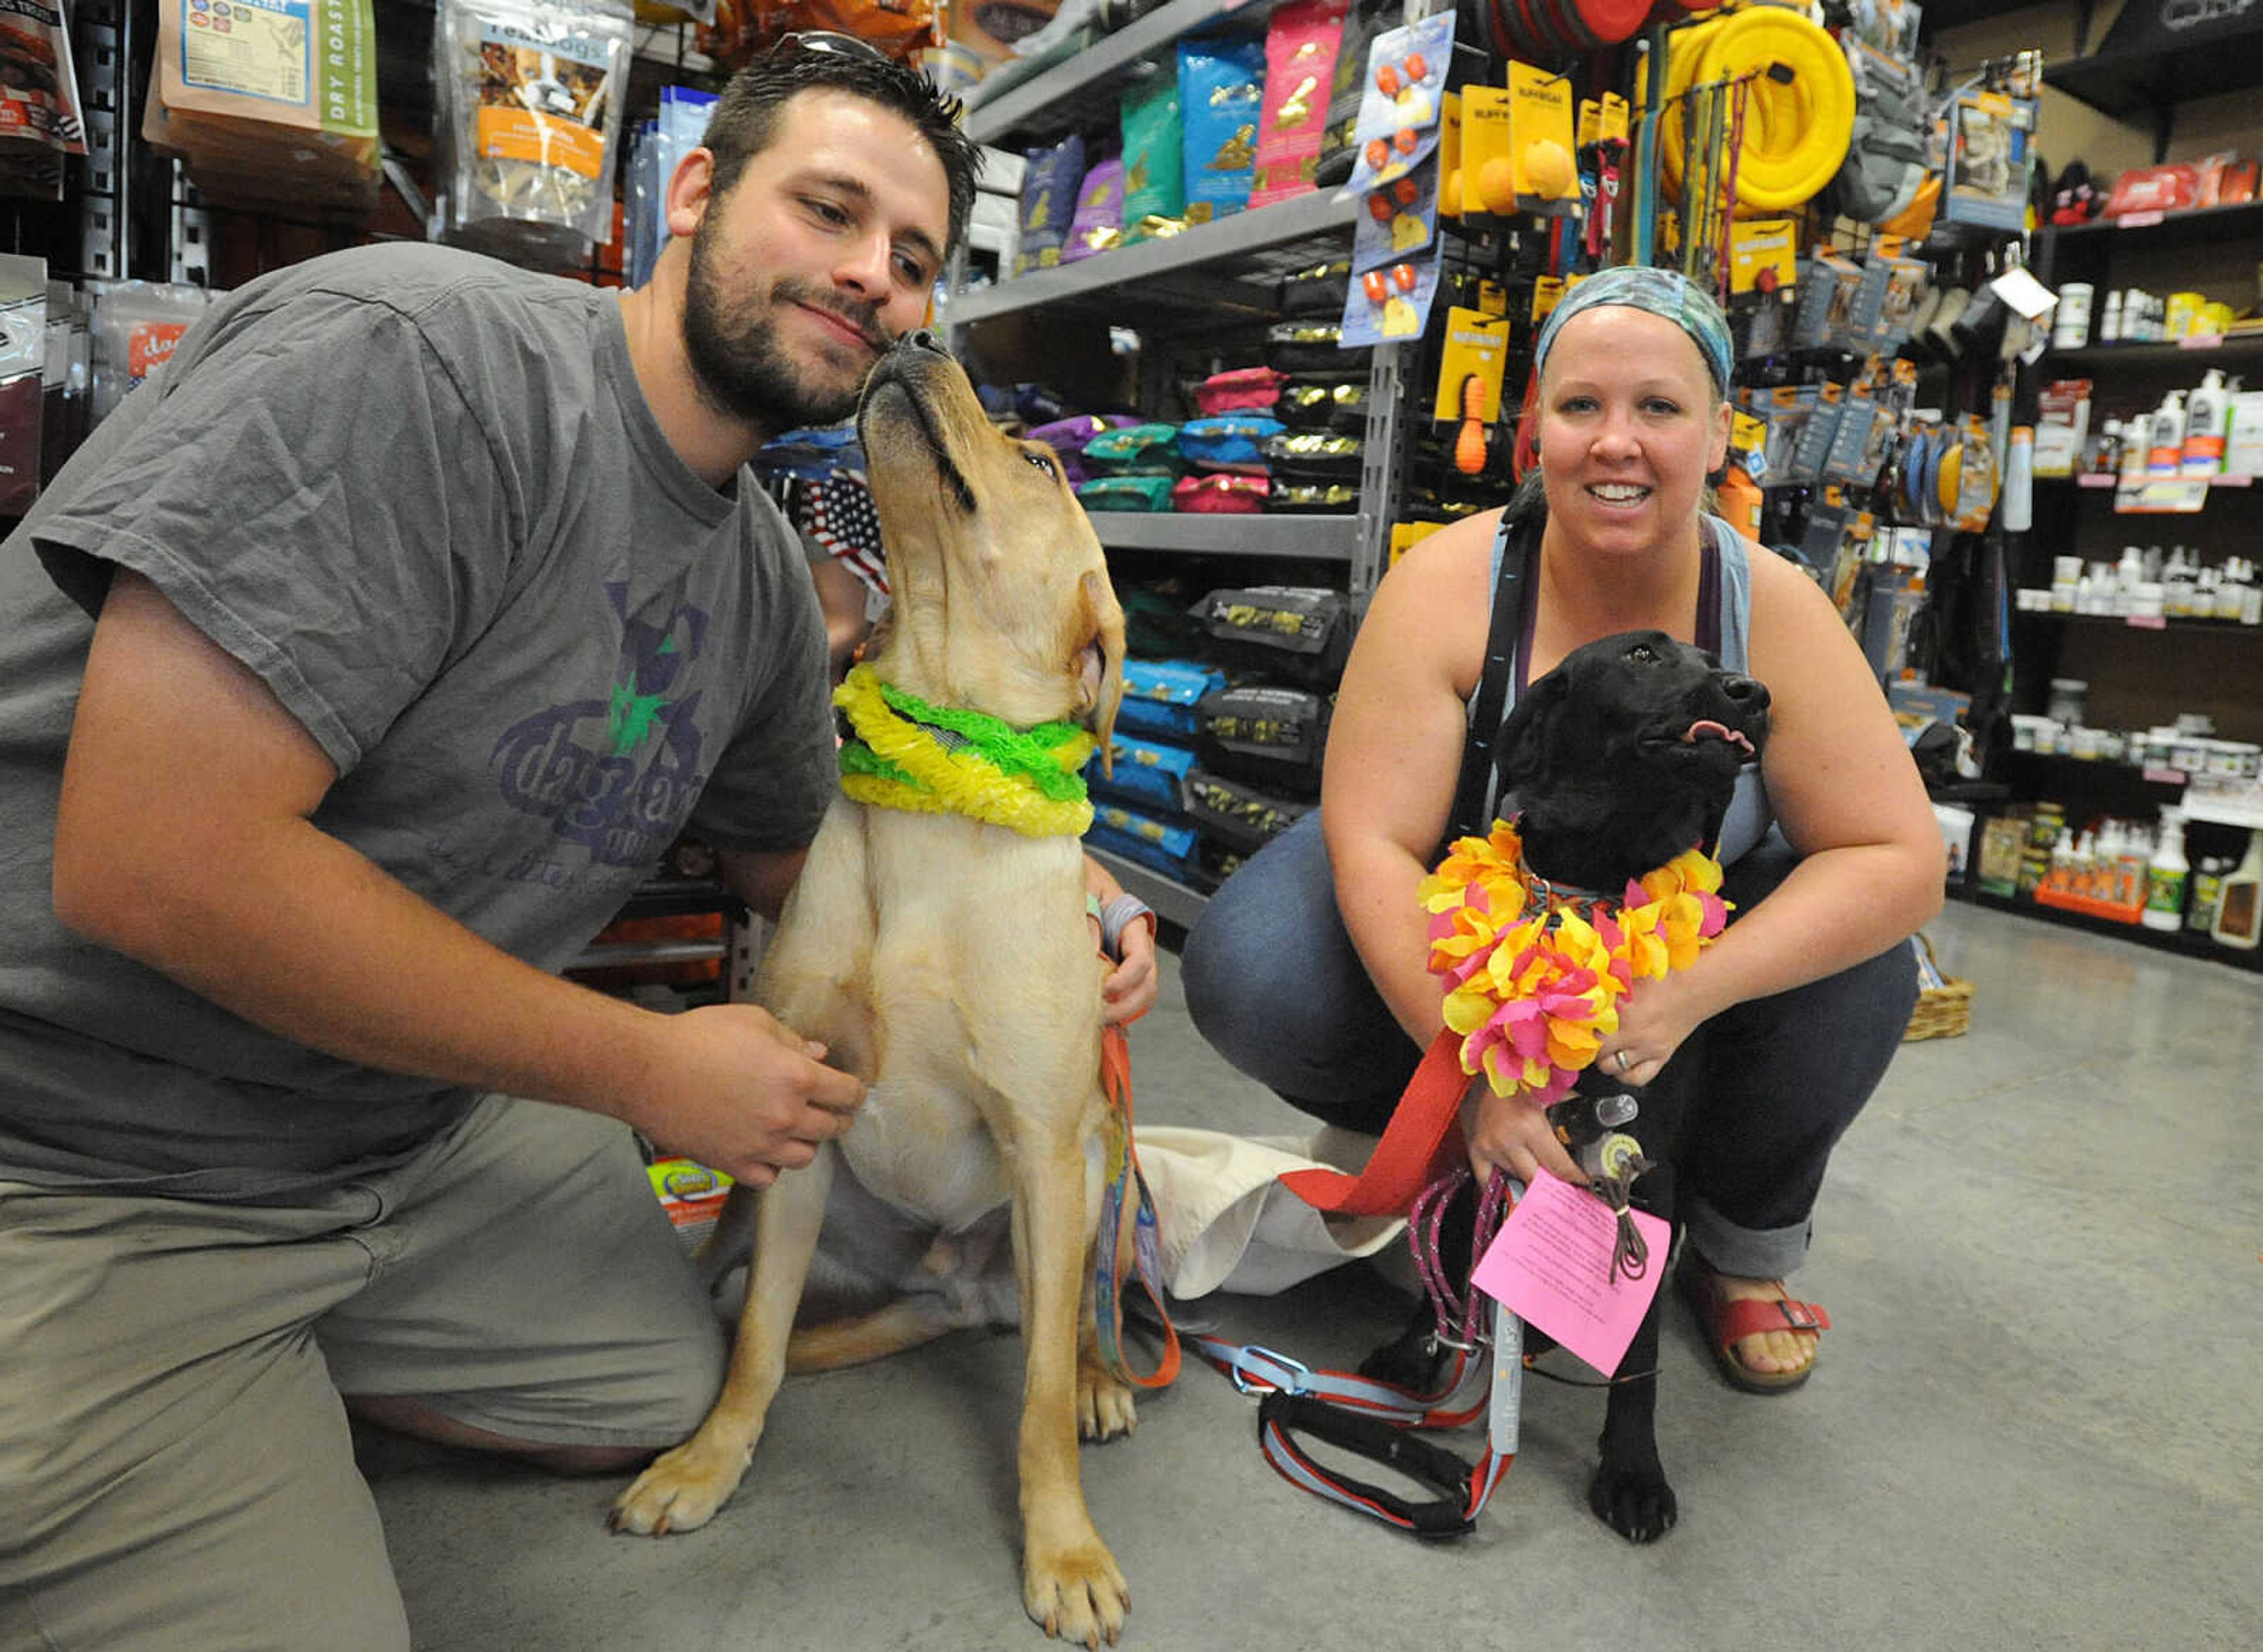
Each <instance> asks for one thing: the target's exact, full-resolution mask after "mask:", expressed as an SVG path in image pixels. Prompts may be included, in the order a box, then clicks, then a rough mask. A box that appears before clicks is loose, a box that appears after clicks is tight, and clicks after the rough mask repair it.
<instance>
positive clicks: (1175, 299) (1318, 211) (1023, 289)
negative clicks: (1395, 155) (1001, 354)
mask: <svg viewBox="0 0 2263 1652" xmlns="http://www.w3.org/2000/svg"><path fill="white" fill-rule="evenodd" d="M1157 15H1158V16H1160V15H1161V14H1160V13H1157ZM1359 212H1360V205H1359V202H1358V201H1357V200H1342V201H1340V200H1337V199H1335V198H1334V193H1333V192H1330V191H1327V190H1316V191H1313V192H1311V193H1309V194H1304V195H1298V196H1294V197H1292V198H1291V199H1288V200H1284V201H1276V202H1275V203H1274V204H1273V205H1272V206H1270V207H1257V208H1255V209H1254V211H1250V212H1243V213H1236V214H1233V216H1232V217H1231V218H1221V219H1218V220H1217V221H1215V222H1212V223H1207V224H1197V225H1196V226H1194V228H1190V229H1187V230H1183V231H1182V232H1181V233H1180V234H1178V235H1173V236H1170V237H1169V238H1168V240H1162V241H1142V242H1139V243H1137V244H1135V245H1132V246H1129V247H1118V248H1117V249H1116V250H1113V251H1111V252H1103V253H1099V254H1097V255H1095V257H1089V258H1083V259H1080V260H1079V261H1078V262H1076V263H1074V264H1062V265H1061V266H1059V268H1058V269H1052V270H1032V271H1031V272H1029V273H1028V274H1027V275H1019V276H1016V277H1015V278H1014V279H1011V280H1007V281H1000V282H997V283H995V284H994V285H992V286H978V287H971V288H968V289H967V290H965V291H964V292H959V293H951V295H950V296H949V297H948V298H947V299H945V300H944V302H943V304H942V306H941V307H940V308H939V309H938V310H937V312H936V321H937V322H939V323H940V324H941V325H943V326H945V327H951V328H958V327H965V326H970V325H972V324H973V323H974V322H984V321H989V320H991V319H993V318H994V317H996V316H1000V315H1013V314H1015V313H1016V312H1017V311H1020V310H1026V309H1037V308H1045V307H1059V308H1067V309H1086V310H1099V311H1102V312H1103V313H1104V314H1105V315H1107V317H1108V319H1109V320H1110V321H1111V322H1115V323H1117V324H1118V325H1121V326H1137V325H1138V324H1139V321H1140V320H1141V319H1142V318H1145V317H1149V316H1166V317H1169V318H1170V319H1172V320H1174V321H1175V322H1178V323H1180V324H1181V325H1200V324H1202V323H1203V322H1205V321H1207V322H1211V324H1219V323H1232V322H1248V321H1254V320H1263V319H1267V318H1269V317H1270V316H1272V315H1273V314H1274V313H1275V298H1274V286H1275V283H1276V282H1277V281H1278V279H1280V278H1281V277H1282V276H1283V275H1285V274H1287V273H1288V272H1290V271H1291V270H1295V269H1298V268H1301V267H1302V266H1303V265H1305V264H1312V263H1317V262H1319V260H1321V259H1323V258H1327V257H1339V256H1341V254H1342V253H1343V251H1344V250H1345V249H1346V247H1347V246H1348V244H1349V241H1348V236H1349V234H1350V230H1351V227H1352V224H1353V222H1354V221H1356V219H1357V217H1358V215H1359ZM1305 243H1318V244H1315V245H1311V246H1307V245H1305Z"/></svg>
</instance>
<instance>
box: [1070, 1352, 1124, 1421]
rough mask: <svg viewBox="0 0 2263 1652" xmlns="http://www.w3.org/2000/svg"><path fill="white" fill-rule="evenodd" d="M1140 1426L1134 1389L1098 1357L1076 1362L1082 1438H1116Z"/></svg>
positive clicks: (1077, 1416)
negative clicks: (1125, 1383) (1133, 1393)
mask: <svg viewBox="0 0 2263 1652" xmlns="http://www.w3.org/2000/svg"><path fill="white" fill-rule="evenodd" d="M1138 1427H1139V1406H1138V1404H1137V1403H1136V1402H1135V1401H1134V1399H1133V1396H1132V1390H1131V1389H1130V1388H1127V1387H1125V1386H1124V1382H1123V1381H1122V1380H1120V1379H1118V1378H1117V1376H1115V1375H1114V1374H1113V1373H1110V1371H1109V1369H1108V1368H1107V1367H1106V1366H1103V1365H1102V1364H1101V1363H1100V1362H1099V1361H1098V1360H1097V1359H1078V1361H1077V1362H1076V1432H1077V1438H1080V1439H1114V1438H1116V1437H1117V1435H1119V1434H1129V1433H1131V1432H1132V1431H1134V1430H1135V1429H1137V1428H1138Z"/></svg>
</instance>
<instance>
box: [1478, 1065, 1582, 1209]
mask: <svg viewBox="0 0 2263 1652" xmlns="http://www.w3.org/2000/svg"><path fill="white" fill-rule="evenodd" d="M1462 1135H1463V1138H1464V1140H1465V1141H1467V1142H1468V1143H1469V1149H1470V1169H1471V1170H1472V1171H1474V1172H1475V1173H1476V1175H1477V1178H1478V1183H1479V1185H1480V1186H1482V1185H1484V1184H1485V1183H1486V1180H1487V1179H1488V1178H1489V1177H1491V1175H1492V1173H1493V1170H1496V1169H1500V1170H1506V1171H1507V1172H1508V1173H1509V1174H1510V1175H1511V1176H1514V1177H1515V1178H1516V1179H1517V1180H1518V1181H1520V1182H1522V1183H1523V1184H1524V1185H1526V1186H1528V1187H1529V1186H1530V1185H1532V1177H1533V1176H1534V1174H1535V1173H1536V1171H1539V1170H1545V1171H1547V1172H1548V1173H1549V1174H1550V1175H1551V1176H1553V1177H1558V1179H1560V1180H1563V1181H1566V1182H1580V1183H1584V1182H1585V1181H1586V1180H1587V1176H1586V1174H1585V1173H1584V1172H1583V1171H1582V1170H1580V1167H1579V1166H1578V1165H1577V1164H1574V1163H1573V1162H1572V1156H1571V1155H1570V1154H1569V1153H1568V1152H1566V1151H1565V1148H1564V1144H1563V1143H1562V1142H1561V1141H1558V1140H1557V1139H1556V1132H1555V1131H1554V1130H1552V1129H1551V1128H1550V1127H1549V1124H1548V1115H1547V1113H1546V1112H1544V1110H1543V1109H1542V1108H1540V1107H1539V1106H1538V1105H1536V1104H1535V1103H1533V1102H1531V1101H1529V1100H1528V1099H1527V1098H1524V1097H1522V1096H1496V1095H1494V1094H1493V1086H1492V1085H1490V1084H1488V1083H1486V1081H1485V1079H1484V1078H1483V1077H1482V1076H1480V1077H1479V1078H1478V1079H1477V1080H1476V1082H1475V1083H1472V1084H1471V1086H1470V1093H1469V1094H1468V1095H1467V1096H1466V1097H1465V1098H1463V1101H1462Z"/></svg>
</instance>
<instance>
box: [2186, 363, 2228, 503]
mask: <svg viewBox="0 0 2263 1652" xmlns="http://www.w3.org/2000/svg"><path fill="white" fill-rule="evenodd" d="M2230 419H2231V398H2230V396H2228V395H2225V394H2224V390H2223V371H2222V370H2221V369H2219V368H2216V367H2210V368H2209V370H2208V372H2207V373H2206V374H2205V375H2203V376H2202V379H2201V381H2200V388H2198V389H2196V390H2194V392H2193V393H2192V399H2191V401H2189V402H2187V403H2186V404H2185V438H2184V446H2183V450H2182V451H2183V455H2184V460H2183V467H2182V469H2183V474H2184V475H2187V476H2213V475H2216V473H2217V472H2218V471H2220V470H2222V469H2223V438H2224V431H2225V429H2226V427H2227V426H2228V425H2229V424H2230Z"/></svg>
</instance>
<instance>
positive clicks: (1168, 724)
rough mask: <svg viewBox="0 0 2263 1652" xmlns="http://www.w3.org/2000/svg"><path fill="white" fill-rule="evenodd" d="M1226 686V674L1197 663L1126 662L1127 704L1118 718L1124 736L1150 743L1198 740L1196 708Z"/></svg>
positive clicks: (1192, 661) (1119, 709)
mask: <svg viewBox="0 0 2263 1652" xmlns="http://www.w3.org/2000/svg"><path fill="white" fill-rule="evenodd" d="M1224 687H1225V672H1224V671H1221V670H1218V668H1217V667H1216V666H1213V665H1204V664H1202V663H1199V662H1197V661H1194V660H1139V659H1127V660H1125V661H1124V703H1123V705H1122V706H1120V707H1119V708H1118V709H1117V714H1116V727H1117V729H1118V730H1119V731H1121V732H1126V733H1130V734H1133V735H1140V736H1142V737H1143V738H1146V739H1150V740H1174V741H1188V740H1191V739H1193V738H1194V737H1195V730H1196V724H1197V719H1196V715H1195V708H1196V707H1197V706H1199V705H1201V704H1202V700H1203V696H1204V695H1205V694H1212V693H1216V692H1218V690H1220V689H1222V688H1224Z"/></svg>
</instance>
